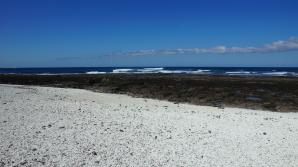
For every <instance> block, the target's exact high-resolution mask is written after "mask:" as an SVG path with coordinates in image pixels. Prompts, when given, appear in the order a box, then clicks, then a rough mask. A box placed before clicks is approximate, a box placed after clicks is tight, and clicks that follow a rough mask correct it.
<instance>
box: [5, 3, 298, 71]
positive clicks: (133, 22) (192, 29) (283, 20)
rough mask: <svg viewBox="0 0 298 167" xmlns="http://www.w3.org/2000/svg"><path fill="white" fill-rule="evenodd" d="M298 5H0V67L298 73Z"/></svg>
mask: <svg viewBox="0 0 298 167" xmlns="http://www.w3.org/2000/svg"><path fill="white" fill-rule="evenodd" d="M297 37H298V1H296V0H271V1H269V0H225V1H224V0H201V1H200V0H193V1H191V0H180V1H175V0H97V1H96V0H81V1H79V0H42V1H40V0H34V1H33V0H26V1H24V0H1V1H0V67H61V66H63V67H73V66H91V67H93V66H292V67H298V39H297Z"/></svg>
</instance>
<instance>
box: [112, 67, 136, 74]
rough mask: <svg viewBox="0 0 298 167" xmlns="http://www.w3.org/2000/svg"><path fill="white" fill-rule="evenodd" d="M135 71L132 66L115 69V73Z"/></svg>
mask: <svg viewBox="0 0 298 167" xmlns="http://www.w3.org/2000/svg"><path fill="white" fill-rule="evenodd" d="M132 71H134V70H133V69H130V68H122V69H115V70H113V73H128V72H132Z"/></svg>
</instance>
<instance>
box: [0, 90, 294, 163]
mask: <svg viewBox="0 0 298 167" xmlns="http://www.w3.org/2000/svg"><path fill="white" fill-rule="evenodd" d="M0 104H1V105H0V166H16V165H18V166H287V167H288V166H289V167H290V166H293V167H294V166H298V140H297V138H298V113H278V112H269V111H258V110H248V109H239V108H224V109H220V108H216V107H206V106H196V105H189V104H175V103H172V102H167V101H160V100H152V99H144V98H133V97H129V96H127V95H116V94H106V93H95V92H91V91H87V90H79V89H63V88H49V87H37V86H21V85H0Z"/></svg>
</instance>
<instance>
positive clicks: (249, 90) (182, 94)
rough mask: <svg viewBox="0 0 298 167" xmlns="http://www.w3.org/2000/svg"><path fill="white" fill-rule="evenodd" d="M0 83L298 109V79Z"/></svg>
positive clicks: (46, 78) (29, 79)
mask: <svg viewBox="0 0 298 167" xmlns="http://www.w3.org/2000/svg"><path fill="white" fill-rule="evenodd" d="M0 83H1V84H21V85H40V86H49V87H62V88H79V89H87V90H92V91H95V92H103V93H104V92H106V93H115V94H128V95H131V96H134V97H144V98H152V99H159V100H168V101H171V102H176V103H190V104H196V105H205V106H215V107H219V108H224V107H238V108H248V109H259V110H270V111H278V112H297V111H298V78H293V77H240V76H206V75H199V76H198V75H166V74H137V75H136V74H104V75H83V74H82V75H12V74H10V75H7V74H6V75H0Z"/></svg>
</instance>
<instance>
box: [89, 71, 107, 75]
mask: <svg viewBox="0 0 298 167" xmlns="http://www.w3.org/2000/svg"><path fill="white" fill-rule="evenodd" d="M86 74H106V72H100V71H88V72H86Z"/></svg>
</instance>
